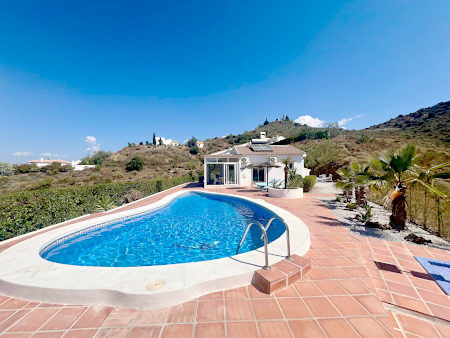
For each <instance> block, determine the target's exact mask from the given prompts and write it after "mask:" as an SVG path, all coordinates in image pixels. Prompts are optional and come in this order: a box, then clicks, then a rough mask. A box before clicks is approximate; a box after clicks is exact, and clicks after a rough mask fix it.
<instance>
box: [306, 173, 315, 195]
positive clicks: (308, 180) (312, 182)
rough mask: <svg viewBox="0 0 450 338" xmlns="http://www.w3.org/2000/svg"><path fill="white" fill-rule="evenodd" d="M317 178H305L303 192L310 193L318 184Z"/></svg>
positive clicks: (312, 176)
mask: <svg viewBox="0 0 450 338" xmlns="http://www.w3.org/2000/svg"><path fill="white" fill-rule="evenodd" d="M316 177H317V176H315V175H309V176H306V177H305V178H303V191H305V192H308V191H310V190H311V189H312V188H313V187H314V185H315V184H316Z"/></svg>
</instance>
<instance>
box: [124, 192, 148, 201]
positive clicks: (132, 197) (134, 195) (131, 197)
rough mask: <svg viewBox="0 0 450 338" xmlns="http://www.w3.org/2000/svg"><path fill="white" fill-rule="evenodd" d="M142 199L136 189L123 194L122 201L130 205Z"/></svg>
mask: <svg viewBox="0 0 450 338" xmlns="http://www.w3.org/2000/svg"><path fill="white" fill-rule="evenodd" d="M143 197H144V194H143V193H142V192H140V191H139V190H136V189H131V190H130V191H129V192H127V193H126V194H125V197H124V199H123V201H124V203H131V202H134V201H137V200H140V199H141V198H143Z"/></svg>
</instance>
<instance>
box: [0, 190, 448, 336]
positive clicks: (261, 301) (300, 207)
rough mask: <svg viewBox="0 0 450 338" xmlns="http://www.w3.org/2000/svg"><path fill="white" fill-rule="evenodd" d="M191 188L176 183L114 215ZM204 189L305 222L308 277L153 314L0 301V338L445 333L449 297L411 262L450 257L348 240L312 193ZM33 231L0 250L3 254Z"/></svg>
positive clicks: (369, 240)
mask: <svg viewBox="0 0 450 338" xmlns="http://www.w3.org/2000/svg"><path fill="white" fill-rule="evenodd" d="M193 187H195V186H194V185H189V184H187V185H184V186H180V187H176V188H173V189H171V190H168V191H165V192H163V193H160V194H158V195H155V196H150V197H148V198H145V199H143V200H141V201H139V202H137V203H134V204H132V205H126V206H123V207H122V208H119V209H116V210H115V211H114V212H118V211H123V210H126V209H130V208H136V207H139V206H142V205H145V204H149V203H153V202H155V201H156V200H158V199H160V198H161V197H163V196H166V195H167V194H170V193H172V192H174V191H176V190H181V189H186V190H187V189H191V188H193ZM195 188H198V187H195ZM208 190H211V191H216V192H226V193H231V194H235V195H245V196H249V197H255V198H263V199H265V200H266V201H267V202H269V203H272V204H274V205H276V206H279V207H281V208H284V209H286V210H288V211H289V212H291V213H293V214H294V215H296V216H298V217H299V218H300V219H302V220H303V221H304V222H305V223H306V225H307V226H308V228H309V230H310V233H311V248H310V250H309V251H308V253H307V254H306V256H305V257H307V258H309V259H311V261H312V269H311V271H310V272H309V274H307V275H306V277H304V278H303V279H301V280H298V281H296V282H294V283H293V284H292V285H290V286H289V287H288V288H285V289H283V290H280V291H277V292H275V293H274V294H272V295H268V294H265V293H262V292H260V291H258V290H257V289H256V288H255V287H253V286H251V285H249V286H247V287H242V288H237V289H231V290H225V291H222V292H215V293H212V294H208V295H205V296H202V297H200V298H198V299H194V300H192V301H189V302H186V303H184V304H180V305H177V306H173V307H171V308H163V309H157V310H145V309H144V310H139V309H130V308H121V307H110V306H103V305H94V306H72V305H69V304H66V305H60V304H47V303H39V302H33V301H31V300H25V299H16V298H12V297H8V296H5V295H0V333H1V335H2V336H5V337H30V336H33V337H63V336H64V337H94V336H95V337H208V338H209V337H245V338H250V337H270V338H276V337H393V336H395V337H450V300H449V297H448V296H446V295H445V293H444V292H443V291H442V290H441V289H440V288H439V286H438V285H437V284H436V283H435V282H434V281H433V280H432V279H431V277H430V276H429V275H428V274H427V272H426V271H425V270H424V269H423V268H422V266H421V265H420V264H418V262H417V261H416V260H415V259H414V257H413V256H414V255H419V256H424V257H430V258H435V259H440V260H446V261H450V253H449V252H446V251H443V250H439V249H434V248H429V247H422V246H417V245H414V244H411V245H409V244H401V243H393V242H387V241H382V240H378V239H373V238H368V237H362V236H354V235H351V234H350V233H349V232H348V231H347V230H346V228H345V227H343V226H341V225H340V223H338V222H337V220H336V219H335V217H334V216H333V214H332V213H331V211H330V210H328V209H327V208H326V207H325V206H324V205H323V204H322V203H321V202H320V201H319V200H317V199H316V198H315V197H317V196H318V195H315V194H305V196H304V197H303V199H301V200H281V199H273V198H268V197H266V196H265V194H264V193H262V192H260V191H257V190H253V189H243V188H237V189H223V188H222V189H208ZM322 196H323V195H322ZM93 217H98V215H95V214H94V215H89V216H85V217H82V218H80V219H78V220H76V221H80V220H83V219H87V218H93ZM76 221H68V222H66V223H64V224H61V225H59V226H58V227H62V226H65V225H68V224H71V223H73V222H76ZM43 231H47V230H43ZM35 235H36V234H35V233H32V234H29V235H28V236H25V237H22V238H19V239H17V240H15V241H11V242H9V243H5V244H3V245H0V251H3V250H5V249H6V248H8V247H10V246H11V245H14V244H16V243H18V242H19V241H21V240H23V239H26V238H29V237H30V236H35Z"/></svg>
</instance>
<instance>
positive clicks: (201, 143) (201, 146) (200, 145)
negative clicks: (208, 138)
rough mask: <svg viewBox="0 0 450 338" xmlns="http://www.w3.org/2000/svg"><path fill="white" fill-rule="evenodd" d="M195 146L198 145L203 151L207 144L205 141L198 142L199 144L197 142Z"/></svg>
mask: <svg viewBox="0 0 450 338" xmlns="http://www.w3.org/2000/svg"><path fill="white" fill-rule="evenodd" d="M195 145H196V146H197V147H199V148H200V149H202V148H203V147H204V146H205V144H204V143H203V141H197V142H195Z"/></svg>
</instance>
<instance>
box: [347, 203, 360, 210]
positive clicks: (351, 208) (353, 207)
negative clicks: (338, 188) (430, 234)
mask: <svg viewBox="0 0 450 338" xmlns="http://www.w3.org/2000/svg"><path fill="white" fill-rule="evenodd" d="M345 207H346V208H347V209H349V210H355V209H356V208H357V207H358V205H357V204H356V203H348V204H347V205H346V206H345Z"/></svg>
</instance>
